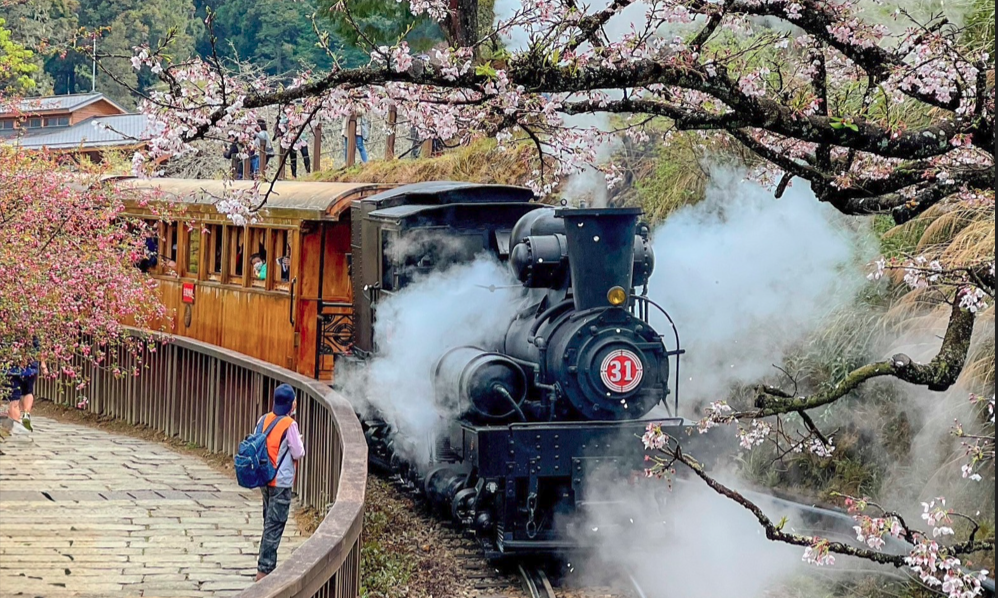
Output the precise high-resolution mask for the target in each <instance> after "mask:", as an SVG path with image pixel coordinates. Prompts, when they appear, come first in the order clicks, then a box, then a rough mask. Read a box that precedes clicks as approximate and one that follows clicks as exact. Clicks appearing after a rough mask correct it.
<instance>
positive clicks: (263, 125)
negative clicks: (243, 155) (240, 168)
mask: <svg viewBox="0 0 998 598" xmlns="http://www.w3.org/2000/svg"><path fill="white" fill-rule="evenodd" d="M256 126H257V128H258V130H257V133H256V139H255V145H256V155H254V156H253V157H252V158H250V170H252V171H253V176H258V175H259V174H260V154H265V155H266V156H267V161H268V162H269V161H270V160H272V159H273V158H274V144H273V143H272V142H271V140H270V133H268V132H267V121H265V120H263V119H262V118H261V119H259V120H257V121H256Z"/></svg>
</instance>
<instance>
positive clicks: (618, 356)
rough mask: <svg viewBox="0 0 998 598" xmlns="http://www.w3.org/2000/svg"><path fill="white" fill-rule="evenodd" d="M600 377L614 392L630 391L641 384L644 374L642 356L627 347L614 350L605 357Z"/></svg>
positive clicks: (600, 369) (601, 365)
mask: <svg viewBox="0 0 998 598" xmlns="http://www.w3.org/2000/svg"><path fill="white" fill-rule="evenodd" d="M599 375H600V378H601V379H602V380H603V384H604V385H606V387H607V388H609V389H610V390H612V391H614V392H620V393H623V392H630V391H632V390H634V389H635V388H637V387H638V385H639V384H641V378H642V377H643V376H644V371H643V367H642V366H641V358H640V357H638V356H637V355H635V354H634V353H633V352H631V351H627V350H626V349H618V350H616V351H612V352H611V353H610V354H609V355H607V356H606V357H605V358H603V363H602V364H600V368H599Z"/></svg>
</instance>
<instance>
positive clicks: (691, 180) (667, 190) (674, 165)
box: [628, 134, 707, 223]
mask: <svg viewBox="0 0 998 598" xmlns="http://www.w3.org/2000/svg"><path fill="white" fill-rule="evenodd" d="M647 149H648V151H649V152H650V153H649V154H644V153H642V151H641V150H640V149H639V150H638V155H637V156H636V157H635V158H632V159H631V160H630V161H629V164H630V165H631V168H632V169H633V170H634V175H633V177H634V190H635V194H634V197H633V198H629V200H628V201H629V202H630V201H633V202H634V203H636V204H637V205H639V206H641V208H642V209H644V211H645V218H647V219H648V220H649V221H650V222H653V223H654V222H660V221H662V220H664V219H665V218H667V217H668V216H669V214H671V213H672V212H674V211H676V210H677V209H679V208H682V207H683V206H687V205H691V204H695V203H698V202H699V201H701V200H702V199H703V198H704V191H705V188H706V184H707V175H706V174H705V172H704V169H703V168H702V167H701V165H700V162H699V157H698V156H697V154H696V153H695V152H694V151H693V149H692V145H690V144H689V143H688V139H687V138H686V136H685V134H679V135H676V136H674V141H673V142H672V143H661V142H658V141H656V142H655V143H654V145H653V146H652V147H650V148H647Z"/></svg>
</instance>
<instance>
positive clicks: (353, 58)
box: [195, 0, 360, 76]
mask: <svg viewBox="0 0 998 598" xmlns="http://www.w3.org/2000/svg"><path fill="white" fill-rule="evenodd" d="M195 6H196V9H197V14H198V16H199V17H200V18H202V19H203V18H204V17H205V16H206V14H207V12H208V11H209V10H210V11H212V13H213V14H214V18H213V27H214V31H215V35H216V36H217V38H218V42H217V45H216V51H217V52H218V54H219V57H220V58H222V59H225V60H230V61H239V62H245V63H248V64H250V65H251V66H252V67H253V68H255V69H258V70H259V71H261V72H262V73H265V74H267V75H278V76H289V75H292V74H293V73H294V72H295V71H297V70H299V69H301V68H303V67H305V68H319V69H328V68H329V67H330V66H332V63H333V61H332V58H330V57H329V55H328V54H327V53H326V51H325V50H324V49H323V48H321V47H320V46H319V45H318V43H317V42H318V39H317V38H316V35H315V31H314V29H313V27H312V15H313V14H315V13H316V11H317V10H318V6H317V4H316V3H315V2H314V0H306V1H303V2H287V1H285V0H226V1H221V0H195ZM320 24H321V22H320ZM329 43H330V46H331V48H330V49H331V50H333V51H334V52H336V53H337V54H339V57H340V58H341V62H343V63H344V64H355V63H356V62H358V61H359V60H360V58H359V52H357V50H356V49H354V48H350V47H346V46H344V44H343V43H342V42H341V41H340V40H339V38H337V37H335V36H334V37H332V38H331V39H330V41H329ZM197 51H198V54H200V55H201V56H204V57H207V56H210V55H211V52H212V49H211V43H210V40H209V38H208V32H207V30H205V29H203V28H202V32H201V35H200V37H199V39H198V41H197Z"/></svg>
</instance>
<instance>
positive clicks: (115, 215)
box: [0, 145, 166, 384]
mask: <svg viewBox="0 0 998 598" xmlns="http://www.w3.org/2000/svg"><path fill="white" fill-rule="evenodd" d="M122 209H123V204H122V201H121V199H120V198H119V197H118V196H117V195H116V192H115V191H114V190H113V189H112V188H110V187H108V186H103V185H100V184H99V176H97V175H79V174H76V175H74V174H71V173H70V172H69V171H68V170H67V169H65V168H63V167H62V166H60V165H59V164H58V163H57V161H56V159H55V158H54V157H52V156H48V155H45V154H38V153H27V152H21V151H18V150H16V149H14V148H12V147H10V146H7V145H0V343H2V345H3V347H4V351H3V352H2V353H0V367H2V368H4V369H6V368H7V367H9V366H12V365H24V364H27V363H30V362H32V361H40V362H44V363H46V364H47V366H48V371H49V372H50V374H51V375H53V376H55V375H61V376H62V377H63V378H64V379H66V380H71V381H73V383H75V384H81V383H82V382H83V381H82V380H81V379H80V378H79V372H78V371H77V369H76V365H75V364H77V363H78V361H76V360H77V359H78V358H81V359H83V360H88V361H90V362H92V363H96V364H99V365H101V366H103V367H106V368H108V369H111V370H113V371H118V372H120V373H121V375H126V374H129V373H131V371H130V370H129V369H127V368H125V366H124V364H119V363H116V355H117V350H116V349H117V348H118V347H122V346H124V347H125V348H126V349H127V350H128V351H129V352H131V354H133V355H136V356H138V355H141V354H142V351H143V349H144V342H143V341H142V339H141V338H133V337H132V336H130V335H129V333H128V331H127V330H126V328H125V324H132V325H134V326H137V327H139V328H145V329H155V328H157V327H158V326H159V325H160V323H161V322H163V321H164V320H165V318H166V313H165V310H164V308H163V306H162V304H161V303H160V301H159V299H158V296H157V291H156V283H155V281H154V280H153V279H151V278H150V277H148V276H146V275H144V274H143V273H142V272H140V271H139V270H138V268H136V267H135V265H134V264H135V263H137V262H138V261H139V259H140V258H141V257H142V255H143V252H144V251H145V246H144V243H143V238H142V236H141V235H142V233H141V230H142V227H141V224H139V223H131V222H129V220H128V219H127V218H125V217H124V216H123V214H122ZM33 338H37V339H38V341H39V346H38V348H35V346H34V344H33V342H32V339H33Z"/></svg>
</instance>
